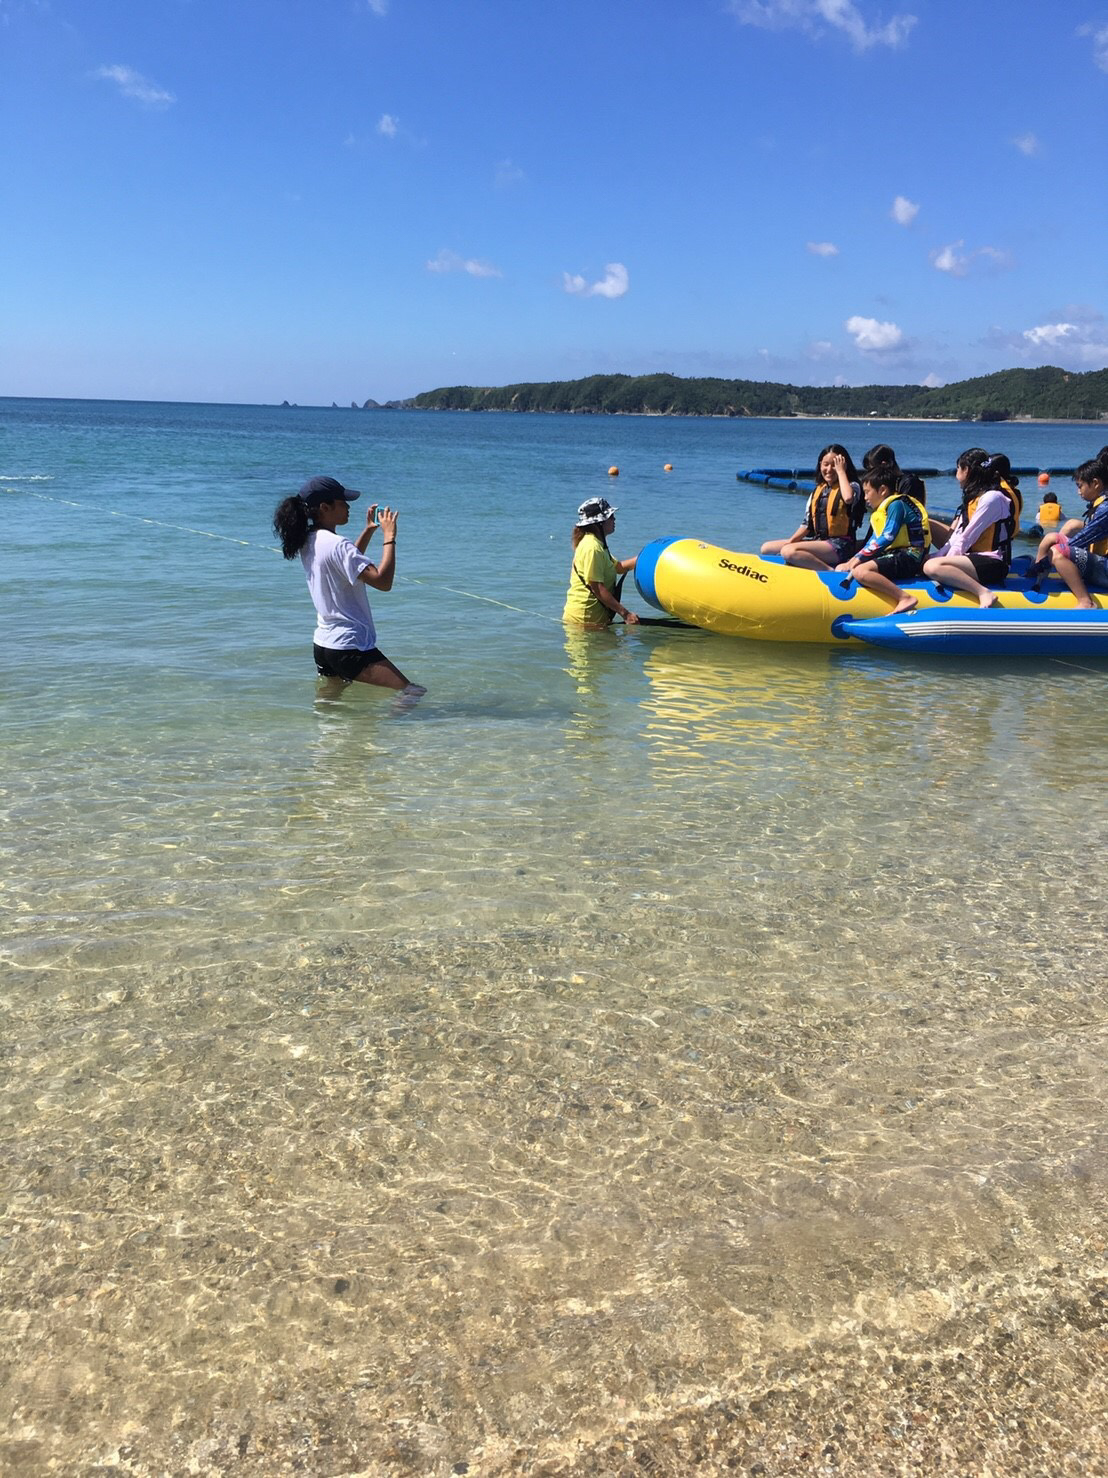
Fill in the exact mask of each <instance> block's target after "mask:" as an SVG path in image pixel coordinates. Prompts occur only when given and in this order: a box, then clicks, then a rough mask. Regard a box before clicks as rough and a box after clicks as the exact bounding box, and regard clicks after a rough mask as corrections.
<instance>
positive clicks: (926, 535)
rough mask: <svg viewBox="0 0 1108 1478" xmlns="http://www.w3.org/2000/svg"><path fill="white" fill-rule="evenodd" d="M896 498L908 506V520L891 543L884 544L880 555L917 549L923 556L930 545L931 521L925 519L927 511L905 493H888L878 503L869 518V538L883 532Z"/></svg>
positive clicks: (876, 536)
mask: <svg viewBox="0 0 1108 1478" xmlns="http://www.w3.org/2000/svg"><path fill="white" fill-rule="evenodd" d="M898 498H903V500H904V502H905V503H907V504H908V518H907V521H906V522H905V523H902V524H901V525H900V527H899V528H898V529H897V531H896V537H895V538H894V539H893V542H892V543H891V544H886V546H885V548H884V549H882V551H881V553H882V554H888V553H889V552H890V550H893V549H918V550H919V552H920V553H921V554H924V553H925V552H926V551H927V549H928V548H929V547H930V544H931V520H930V519H929V518H928V517H927V509H926V508H925V507H924V506H923V504H922V503H920V502H918V501H917V500H916V499H915V498H910V497H909V496H908V494H907V493H890V494H889V496H888V497H887V498H885V499H883V500H882V501H881V502H880V503H878V505H877V507H876V508H875V509H874V510H873V512H872V513H871V514H870V516H869V532H870V538H871V539H873V538H879V537H880V536H881V535H882V534H883V533H884V532H885V525H886V523H887V522H888V520H889V508H890V506H891V505H892V504H893V503H895V502H896V500H897V499H898Z"/></svg>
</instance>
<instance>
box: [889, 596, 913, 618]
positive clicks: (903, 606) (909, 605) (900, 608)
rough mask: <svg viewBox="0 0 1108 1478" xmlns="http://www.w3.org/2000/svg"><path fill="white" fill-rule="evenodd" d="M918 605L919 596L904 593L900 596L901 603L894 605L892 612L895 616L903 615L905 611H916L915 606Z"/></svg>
mask: <svg viewBox="0 0 1108 1478" xmlns="http://www.w3.org/2000/svg"><path fill="white" fill-rule="evenodd" d="M918 605H919V597H918V596H915V595H902V596H901V597H900V604H899V605H896V606H893V609H892V614H893V615H894V616H903V614H904V612H905V611H914V610H915V608H916V607H917V606H918Z"/></svg>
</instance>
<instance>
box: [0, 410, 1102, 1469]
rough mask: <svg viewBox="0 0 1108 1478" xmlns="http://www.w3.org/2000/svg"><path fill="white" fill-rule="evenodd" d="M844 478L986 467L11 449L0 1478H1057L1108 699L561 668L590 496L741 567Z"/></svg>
mask: <svg viewBox="0 0 1108 1478" xmlns="http://www.w3.org/2000/svg"><path fill="white" fill-rule="evenodd" d="M878 429H879V430H880V433H881V434H882V436H884V437H887V439H889V440H891V441H892V443H893V445H894V446H895V447H896V448H897V451H898V453H899V454H900V457H901V461H902V462H903V463H904V464H905V465H909V466H910V465H913V464H918V465H927V466H952V465H953V462H954V460H955V458H956V456H957V454H958V452H959V451H961V450H962V449H963V446H965V445H969V444H973V443H974V442H976V441H977V440H978V438H979V436H980V433H981V429H982V428H979V427H973V426H956V425H945V424H944V425H918V424H896V423H893V424H890V423H882V424H881V426H880V428H875V427H873V426H872V425H869V424H866V423H835V422H832V423H825V422H814V423H813V422H807V421H800V422H793V421H777V422H774V421H745V420H743V421H707V422H704V421H697V420H671V419H668V418H604V417H596V418H591V417H561V416H519V417H516V416H494V415H471V416H466V415H461V414H457V415H455V414H431V413H389V412H381V413H355V412H351V411H337V410H331V411H327V410H307V409H303V410H278V409H275V408H262V407H218V406H174V405H133V404H112V403H104V402H60V401H19V400H8V401H0V496H2V497H3V499H4V503H3V506H4V508H5V509H6V512H7V518H6V528H7V538H6V539H5V541H4V547H3V550H2V552H0V570H2V576H3V579H2V587H0V607H2V612H3V624H4V631H5V633H6V640H5V645H4V652H3V658H2V660H0V672H2V678H3V697H4V704H3V715H2V719H0V742H2V744H3V755H4V765H3V772H2V789H0V815H2V819H3V830H2V834H0V835H2V840H0V851H2V871H0V910H2V916H3V924H4V927H3V942H2V946H0V963H2V966H3V970H2V980H0V1004H2V1008H3V1020H4V1035H3V1070H4V1079H5V1090H4V1093H3V1097H2V1112H3V1121H4V1131H5V1132H4V1152H3V1159H2V1162H0V1163H2V1172H0V1174H2V1186H0V1189H2V1195H0V1207H2V1211H0V1272H2V1280H0V1282H2V1289H3V1306H2V1310H0V1357H2V1358H3V1361H4V1365H5V1369H6V1381H5V1383H4V1392H5V1394H4V1395H3V1396H0V1465H4V1466H7V1467H8V1468H9V1469H10V1470H11V1471H15V1472H27V1473H35V1472H40V1471H41V1472H73V1473H78V1472H81V1473H84V1472H90V1471H94V1470H95V1471H119V1472H143V1473H146V1472H150V1473H163V1472H171V1471H172V1472H177V1471H180V1472H199V1473H207V1472H213V1473H219V1472H224V1471H227V1470H229V1469H231V1468H234V1469H235V1470H236V1471H241V1472H258V1473H272V1472H286V1471H287V1472H292V1471H306V1472H312V1473H327V1474H332V1473H346V1472H350V1473H353V1472H362V1471H364V1472H373V1473H376V1472H389V1473H392V1472H396V1473H401V1472H413V1473H423V1472H426V1473H439V1472H442V1473H449V1472H452V1471H457V1472H461V1471H470V1472H474V1473H476V1472H489V1473H492V1472H517V1471H519V1472H523V1471H533V1472H544V1473H554V1472H568V1471H581V1472H597V1471H613V1472H614V1471H624V1467H625V1466H626V1470H627V1471H642V1470H644V1467H645V1468H648V1469H649V1470H650V1471H654V1472H674V1473H679V1472H686V1471H689V1470H690V1467H691V1466H693V1465H694V1457H695V1456H696V1452H699V1453H700V1457H699V1458H696V1461H701V1462H703V1463H706V1464H708V1465H709V1466H712V1465H714V1464H718V1466H720V1467H723V1466H725V1465H726V1463H725V1456H726V1457H727V1460H730V1458H731V1457H734V1458H735V1459H736V1461H737V1462H738V1465H739V1466H742V1465H744V1464H745V1465H748V1466H749V1465H752V1464H754V1463H755V1462H761V1463H762V1464H763V1471H766V1472H770V1473H772V1472H777V1471H781V1472H785V1471H790V1472H791V1471H800V1470H804V1471H808V1470H809V1469H808V1468H805V1467H804V1462H805V1461H807V1459H808V1457H809V1453H808V1451H807V1449H808V1448H809V1447H810V1448H811V1449H812V1454H813V1456H812V1461H813V1462H815V1461H816V1460H817V1458H818V1461H819V1462H822V1463H823V1464H824V1465H825V1466H826V1465H827V1463H828V1462H830V1463H831V1467H830V1468H828V1469H827V1470H828V1471H832V1470H836V1471H858V1472H863V1471H870V1470H872V1471H874V1472H877V1471H899V1469H898V1468H897V1466H896V1464H897V1463H901V1464H909V1463H910V1460H912V1458H913V1453H914V1452H916V1451H917V1449H919V1444H920V1443H923V1444H924V1447H923V1449H922V1450H923V1451H924V1452H925V1455H926V1454H927V1453H930V1454H932V1455H936V1454H941V1452H942V1451H944V1450H945V1451H947V1453H948V1456H950V1455H953V1456H954V1457H956V1458H957V1459H958V1460H960V1461H962V1462H963V1463H966V1464H968V1466H966V1467H965V1468H964V1469H959V1471H962V1470H965V1471H984V1466H982V1465H987V1464H988V1463H991V1464H992V1465H993V1470H994V1471H996V1470H999V1471H1005V1470H1010V1471H1017V1470H1019V1469H1020V1468H1021V1466H1024V1470H1026V1467H1025V1463H1024V1459H1025V1458H1026V1455H1027V1454H1026V1451H1025V1450H1024V1449H1025V1448H1026V1445H1027V1443H1028V1442H1030V1443H1031V1447H1032V1450H1034V1451H1036V1452H1039V1453H1040V1454H1041V1453H1042V1452H1043V1451H1048V1450H1049V1451H1050V1452H1051V1453H1053V1454H1055V1457H1054V1460H1053V1461H1046V1462H1045V1465H1044V1466H1043V1468H1042V1470H1043V1471H1053V1472H1062V1471H1070V1470H1071V1469H1072V1471H1075V1472H1076V1471H1084V1472H1089V1471H1094V1470H1095V1471H1103V1470H1104V1469H1103V1467H1102V1466H1100V1465H1102V1464H1103V1463H1104V1451H1105V1449H1104V1445H1103V1440H1102V1436H1103V1434H1102V1430H1101V1427H1100V1426H1099V1425H1098V1421H1099V1420H1100V1418H1101V1417H1102V1410H1101V1408H1102V1405H1103V1401H1102V1394H1101V1395H1099V1396H1098V1395H1097V1392H1098V1391H1100V1390H1101V1387H1100V1385H1099V1380H1100V1379H1101V1378H1102V1377H1103V1373H1104V1360H1103V1336H1102V1329H1103V1324H1104V1319H1103V1308H1104V1300H1103V1296H1102V1293H1101V1292H1098V1290H1102V1289H1103V1278H1104V1267H1105V1236H1104V1227H1105V1225H1108V1221H1106V1215H1105V1213H1106V1210H1108V1207H1106V1196H1105V1188H1106V1168H1108V1166H1106V1159H1105V1155H1106V1149H1108V1135H1106V1132H1105V1123H1104V1115H1103V1100H1104V1092H1105V1087H1106V1071H1105V1043H1106V1037H1108V1011H1106V1009H1105V1003H1104V969H1103V964H1102V960H1103V953H1104V946H1103V933H1104V930H1103V925H1102V919H1103V904H1104V888H1103V869H1102V866H1101V864H1100V861H1099V858H1100V853H1101V851H1102V850H1103V839H1104V835H1105V827H1104V822H1105V803H1104V792H1103V781H1102V776H1101V767H1100V765H1099V764H1098V751H1099V746H1100V743H1101V736H1102V733H1103V713H1104V708H1105V701H1106V698H1108V670H1105V669H1103V668H1100V669H1098V668H1096V667H1093V666H1088V667H1086V666H1083V665H1080V664H1072V663H1060V662H1042V663H1034V664H1028V663H1026V662H1020V663H1001V664H998V663H972V662H961V663H957V664H952V663H950V662H942V661H938V660H931V661H920V660H918V659H917V660H916V661H915V662H908V661H905V660H901V659H898V658H890V657H886V656H882V655H877V654H873V653H861V654H858V653H853V652H841V651H831V650H829V649H823V648H788V647H781V648H775V647H772V646H769V645H762V644H754V643H751V644H744V643H742V642H739V641H728V640H726V639H721V638H717V637H713V636H710V635H708V634H706V633H701V632H693V631H682V630H673V629H670V628H665V627H653V628H651V627H645V626H644V627H641V628H638V629H622V628H620V629H616V630H613V631H609V632H603V633H574V634H567V633H566V631H565V630H564V629H563V627H562V625H561V621H560V612H561V605H562V600H563V597H564V592H565V588H566V584H567V577H568V569H569V559H570V546H569V530H570V527H571V525H572V522H573V516H574V510H575V508H576V506H577V504H578V503H579V502H581V501H582V500H583V499H584V498H586V497H588V496H590V495H592V494H595V493H603V494H604V495H606V496H609V497H611V498H612V499H613V501H615V502H617V503H618V504H619V505H620V512H619V516H618V526H617V532H616V535H615V537H614V539H613V541H612V543H613V547H614V548H615V549H616V551H617V553H620V554H623V553H627V552H630V551H633V550H635V549H637V548H639V547H640V546H641V545H642V544H644V543H645V542H647V541H648V540H649V539H652V538H655V537H658V536H660V535H663V534H686V533H688V534H696V535H700V536H703V537H706V538H709V539H711V540H713V541H715V542H719V543H721V544H724V545H726V546H727V547H730V548H734V549H738V550H743V549H755V548H757V546H758V543H759V542H760V541H761V540H762V539H764V538H766V537H769V536H772V535H775V534H782V533H787V532H789V531H790V530H791V529H792V528H793V527H795V525H796V523H797V522H798V521H799V516H800V511H801V507H802V505H801V504H800V502H799V500H798V499H796V498H795V497H790V496H789V495H787V494H784V493H776V492H770V491H767V490H764V489H757V488H752V487H750V486H747V485H743V484H740V483H737V482H736V480H735V471H736V469H738V468H740V467H750V466H756V465H790V466H791V465H797V466H799V465H806V464H807V463H810V462H813V461H814V458H815V454H816V452H817V451H818V450H819V447H820V446H821V445H822V444H824V443H825V442H827V441H831V440H842V441H844V442H845V443H846V444H847V445H848V446H850V447H851V449H852V450H853V451H854V453H855V455H856V458H857V460H859V461H860V459H861V453H862V452H863V451H864V450H865V448H866V446H867V445H868V444H869V442H870V440H872V439H873V437H874V436H875V435H876V434H877V430H878ZM989 436H990V440H989V445H990V447H991V448H993V449H996V450H1004V451H1006V452H1007V453H1008V454H1009V456H1010V457H1011V459H1012V461H1013V463H1017V464H1025V465H1055V466H1057V465H1068V466H1073V465H1076V463H1077V462H1079V461H1081V460H1083V459H1084V458H1085V457H1086V456H1089V455H1091V454H1092V453H1093V452H1095V450H1096V449H1097V446H1098V445H1099V443H1100V441H1102V440H1103V436H1102V435H1098V428H1081V427H1074V426H1029V425H1018V426H1004V427H1000V428H989ZM667 462H669V463H672V464H673V471H672V472H671V473H668V474H667V473H665V472H664V471H663V470H662V469H663V465H664V464H665V463H667ZM613 464H615V465H618V466H619V467H620V476H619V477H618V479H615V478H610V477H609V476H608V471H607V470H608V468H609V466H611V465H613ZM324 471H325V472H330V473H332V474H334V475H336V476H338V477H340V478H341V479H343V480H344V481H345V482H347V483H348V484H349V485H351V486H354V487H360V488H362V489H365V490H366V491H367V493H368V494H369V495H370V496H371V497H372V498H373V499H376V500H379V501H381V502H389V503H392V504H394V505H395V506H397V507H399V508H400V510H401V516H400V528H399V543H398V571H399V575H398V579H397V583H396V586H395V588H394V590H393V591H392V592H391V593H390V594H388V595H385V596H377V597H376V598H375V599H374V610H375V614H376V617H377V621H378V629H379V639H380V643H381V646H382V647H383V649H384V650H385V651H386V652H387V653H388V654H389V656H390V657H392V659H393V660H394V661H395V662H397V663H398V665H400V666H401V667H402V668H403V669H404V671H405V672H406V673H407V674H408V676H409V677H411V678H412V679H413V680H415V681H418V682H420V683H423V684H426V685H427V687H428V689H429V691H428V694H427V697H426V698H425V699H424V700H423V701H422V702H421V703H420V704H419V705H418V706H417V707H415V708H413V709H411V710H408V711H405V712H399V713H398V712H397V711H396V710H395V708H394V706H393V704H392V701H391V699H390V698H389V697H388V696H387V695H385V694H382V693H379V692H372V691H362V690H360V689H359V690H357V691H355V690H347V691H346V692H345V693H344V694H343V695H342V696H341V697H340V698H339V699H337V700H329V699H327V698H326V697H325V696H324V695H323V694H321V692H320V690H319V688H318V687H317V684H316V681H315V676H314V670H313V667H312V663H311V631H312V624H313V613H312V611H311V606H310V602H309V600H308V597H307V592H306V590H305V587H304V582H303V577H302V574H301V571H300V567H299V562H294V563H291V564H286V563H285V562H284V561H282V560H281V559H280V557H279V555H278V554H277V553H276V552H275V549H274V538H273V535H272V531H271V529H270V527H269V521H270V518H271V515H272V511H273V507H274V505H275V503H276V502H277V500H278V499H279V498H280V497H281V496H283V495H285V494H286V493H288V492H290V491H293V490H295V488H296V487H297V486H298V485H299V483H300V482H301V481H302V480H303V479H304V478H305V477H306V476H308V475H310V474H312V473H314V472H324ZM1056 486H1057V490H1058V491H1059V493H1060V496H1061V499H1062V502H1063V505H1064V506H1066V507H1067V509H1068V511H1076V500H1075V498H1074V495H1073V490H1072V487H1071V486H1070V485H1068V484H1066V483H1063V484H1061V485H1057V484H1056ZM944 494H945V495H946V501H947V502H948V503H950V504H951V506H953V499H954V485H953V483H950V484H948V485H947V486H946V487H944V486H943V485H942V484H935V485H933V486H932V489H931V501H932V502H933V504H935V505H936V506H942V504H943V501H944ZM1028 501H1029V502H1030V501H1031V496H1030V495H1029V499H1028ZM362 506H364V504H363V505H362ZM631 600H632V603H633V604H636V605H638V606H640V608H641V603H640V602H638V600H637V597H632V598H631ZM1098 1341H1099V1343H1098ZM958 1361H962V1362H963V1363H962V1364H961V1365H958V1363H957V1362H958ZM1098 1362H1099V1363H1098ZM1018 1371H1022V1372H1024V1376H1023V1377H1018V1376H1017V1373H1016V1372H1018ZM1028 1371H1033V1372H1034V1382H1035V1385H1036V1388H1037V1392H1038V1399H1039V1401H1040V1410H1041V1409H1042V1405H1041V1403H1042V1402H1043V1401H1044V1400H1046V1401H1047V1403H1048V1405H1049V1407H1050V1411H1051V1413H1052V1415H1051V1422H1052V1425H1051V1426H1050V1427H1049V1430H1047V1429H1046V1428H1045V1427H1044V1428H1043V1430H1041V1431H1039V1432H1038V1433H1033V1432H1032V1431H1031V1429H1030V1428H1029V1426H1028V1422H1029V1421H1030V1420H1031V1419H1030V1417H1029V1416H1028V1415H1027V1412H1028V1411H1029V1410H1030V1409H1031V1404H1032V1403H1031V1396H1030V1395H1029V1394H1028V1393H1027V1391H1025V1390H1024V1389H1023V1388H1022V1387H1020V1385H1019V1379H1021V1378H1022V1379H1024V1381H1025V1385H1026V1383H1027V1381H1029V1380H1030V1376H1027V1374H1026V1373H1027V1372H1028ZM936 1372H946V1374H943V1376H942V1379H941V1380H940V1379H939V1376H938V1375H937V1374H936ZM928 1380H930V1381H932V1382H933V1385H932V1386H928V1387H927V1389H928V1390H930V1391H931V1396H930V1397H929V1398H927V1399H925V1398H924V1396H923V1395H921V1394H920V1393H921V1391H923V1390H924V1385H921V1384H920V1382H924V1383H926V1381H928ZM911 1381H915V1382H916V1385H914V1386H911V1389H909V1384H906V1383H910V1382H911ZM958 1382H961V1384H960V1385H959V1384H958ZM951 1391H955V1392H956V1393H958V1400H957V1402H955V1404H954V1405H952V1406H951V1405H948V1407H945V1408H944V1407H942V1401H944V1400H948V1397H949V1393H950V1392H951ZM913 1393H914V1394H913ZM913 1402H915V1406H913V1405H912V1403H913ZM798 1403H799V1404H798ZM958 1403H960V1404H958ZM940 1410H943V1411H945V1413H946V1414H945V1416H943V1418H942V1420H941V1421H940V1419H939V1417H938V1416H936V1415H935V1413H936V1412H939V1411H940ZM721 1413H722V1415H721ZM775 1413H776V1415H775ZM913 1413H915V1414H913ZM919 1413H923V1415H920V1414H919ZM805 1424H807V1425H805ZM690 1433H692V1434H693V1435H692V1436H690ZM721 1434H722V1435H721ZM696 1442H699V1443H700V1447H699V1448H695V1449H694V1448H692V1447H689V1444H690V1443H696ZM928 1442H930V1443H931V1446H930V1448H928V1447H927V1443H928ZM944 1442H945V1443H946V1444H947V1447H946V1448H945V1449H944V1448H943V1446H942V1444H943V1443H944ZM813 1443H818V1444H819V1445H818V1446H814V1447H813V1446H812V1444H813ZM913 1443H914V1444H915V1445H916V1446H915V1447H913ZM713 1444H715V1445H713ZM967 1444H969V1445H968V1446H967ZM974 1444H976V1446H974ZM1021 1444H1024V1447H1021ZM1044 1444H1046V1446H1045V1447H1044ZM825 1447H830V1449H831V1454H832V1455H831V1458H828V1456H827V1453H826V1451H825ZM879 1448H880V1450H878V1449H879ZM1021 1452H1023V1458H1021V1457H1020V1454H1021ZM974 1453H976V1454H977V1456H976V1458H974V1457H973V1454H974ZM836 1454H838V1456H836ZM636 1462H637V1463H638V1465H639V1466H638V1467H636V1466H635V1464H636ZM790 1463H791V1464H792V1465H793V1466H792V1467H790V1466H789V1464H790ZM836 1463H845V1467H840V1468H836V1466H835V1465H836ZM881 1464H884V1465H885V1466H881ZM975 1464H976V1466H975ZM890 1465H891V1466H890Z"/></svg>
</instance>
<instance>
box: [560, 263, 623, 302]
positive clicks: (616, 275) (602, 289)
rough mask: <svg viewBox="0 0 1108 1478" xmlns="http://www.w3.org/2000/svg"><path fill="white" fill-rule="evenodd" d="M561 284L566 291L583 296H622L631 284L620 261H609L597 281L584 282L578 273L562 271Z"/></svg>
mask: <svg viewBox="0 0 1108 1478" xmlns="http://www.w3.org/2000/svg"><path fill="white" fill-rule="evenodd" d="M562 286H563V288H564V289H565V291H566V292H567V293H577V294H579V295H580V296H581V297H583V298H622V297H623V295H624V293H625V292H626V291H627V289H628V288H629V287H630V286H631V278H630V275H629V273H628V271H627V268H626V267H625V266H624V265H623V263H622V262H609V263H608V265H607V266H606V267H605V268H604V276H603V277H602V278H601V279H600V281H599V282H592V283H589V282H586V281H585V279H584V278H583V277H582V276H581V275H580V274H579V273H578V274H575V275H571V274H570V273H569V272H563V273H562Z"/></svg>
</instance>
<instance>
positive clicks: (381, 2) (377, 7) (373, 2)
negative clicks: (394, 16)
mask: <svg viewBox="0 0 1108 1478" xmlns="http://www.w3.org/2000/svg"><path fill="white" fill-rule="evenodd" d="M366 4H367V5H368V6H369V8H370V10H371V11H372V12H373V14H374V15H380V16H384V15H387V14H388V10H389V0H366Z"/></svg>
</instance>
